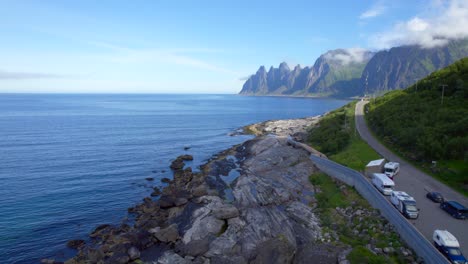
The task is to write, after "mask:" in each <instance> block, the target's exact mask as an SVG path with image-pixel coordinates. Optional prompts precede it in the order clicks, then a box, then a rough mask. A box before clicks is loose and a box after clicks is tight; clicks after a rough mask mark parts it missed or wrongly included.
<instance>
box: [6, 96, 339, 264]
mask: <svg viewBox="0 0 468 264" xmlns="http://www.w3.org/2000/svg"><path fill="white" fill-rule="evenodd" d="M347 102H348V101H346V100H337V99H323V98H322V99H319V98H293V97H248V96H238V95H208V94H202V95H200V94H185V95H170V94H0V263H39V262H40V260H41V259H42V258H54V259H55V260H59V261H63V260H66V259H67V258H70V257H71V256H73V254H74V253H75V252H74V251H73V250H71V249H67V247H66V242H67V241H68V240H70V239H85V240H86V239H87V238H88V234H89V233H90V232H91V231H92V230H93V229H94V228H95V227H96V226H98V225H100V224H107V223H109V224H119V223H122V222H126V221H129V217H128V214H127V208H129V207H131V206H133V205H135V204H137V203H138V202H140V201H141V200H142V199H143V198H144V197H147V196H149V194H150V193H151V191H152V188H153V187H154V186H163V184H162V183H161V181H160V180H161V179H162V178H164V177H168V178H171V177H172V174H171V171H170V169H169V168H168V167H169V165H170V163H171V160H173V159H174V158H175V157H177V156H178V155H181V154H191V155H193V156H194V160H193V161H192V162H191V163H190V164H189V165H190V166H192V167H193V168H194V169H197V168H198V167H199V166H200V165H201V164H203V163H204V162H206V161H207V160H208V159H209V158H210V157H211V156H212V155H214V154H216V153H218V152H220V151H222V150H224V149H227V148H229V147H231V146H233V145H236V144H239V143H242V142H244V141H246V140H248V139H250V138H251V137H252V136H248V135H238V134H237V133H235V132H236V131H238V130H239V129H240V128H241V127H243V126H245V125H248V124H251V123H256V122H260V121H266V120H272V119H286V118H300V117H307V116H315V115H322V114H324V113H325V112H327V111H330V110H333V109H336V108H338V107H340V106H342V105H344V104H346V103H347ZM148 177H151V178H154V180H153V181H148V180H146V179H145V178H148Z"/></svg>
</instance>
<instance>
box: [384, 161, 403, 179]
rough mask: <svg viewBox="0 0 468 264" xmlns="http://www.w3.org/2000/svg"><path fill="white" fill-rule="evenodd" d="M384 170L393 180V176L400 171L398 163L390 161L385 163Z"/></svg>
mask: <svg viewBox="0 0 468 264" xmlns="http://www.w3.org/2000/svg"><path fill="white" fill-rule="evenodd" d="M384 172H385V175H387V177H389V178H390V179H392V180H393V177H395V175H397V174H398V172H400V163H398V162H392V161H391V162H387V163H385V165H384Z"/></svg>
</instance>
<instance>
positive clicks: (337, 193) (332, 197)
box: [309, 173, 404, 263]
mask: <svg viewBox="0 0 468 264" xmlns="http://www.w3.org/2000/svg"><path fill="white" fill-rule="evenodd" d="M309 179H310V182H311V183H312V184H313V185H314V186H315V187H316V188H318V189H320V192H318V193H316V194H315V197H316V199H317V209H316V213H317V215H318V217H319V218H320V223H321V226H322V229H323V232H324V233H328V232H332V231H336V232H337V235H338V236H339V241H336V242H337V243H341V244H346V245H349V246H351V247H353V248H354V250H353V251H352V252H351V253H350V256H348V259H349V260H350V261H351V263H404V260H403V259H402V257H401V256H400V255H399V253H398V252H396V253H395V255H392V257H391V258H388V257H385V256H377V255H374V254H373V253H372V252H370V251H368V250H367V249H366V248H364V247H363V246H365V245H367V244H369V243H370V241H371V240H373V241H375V244H376V246H378V247H380V248H384V247H388V246H389V245H392V246H393V247H395V248H398V247H400V246H402V242H401V241H400V239H399V236H398V234H396V233H395V232H391V233H390V235H388V234H386V235H385V234H384V233H383V232H382V230H379V229H376V230H375V232H373V231H372V228H370V227H371V226H374V227H376V226H377V224H379V223H380V224H382V225H383V224H384V222H386V220H385V219H383V218H382V217H381V216H379V215H378V214H372V215H365V216H362V218H361V219H358V218H354V219H353V221H352V223H350V222H349V219H347V218H345V217H344V216H343V215H341V214H340V213H338V211H337V210H336V208H337V207H339V208H347V207H349V206H351V207H353V208H360V209H365V210H370V211H372V210H375V209H372V207H371V206H370V205H369V203H368V202H367V201H366V200H365V199H364V198H362V197H361V196H360V195H359V194H358V193H357V192H356V190H355V189H354V188H351V187H349V186H344V188H343V187H338V185H337V184H336V183H335V182H334V181H333V180H332V178H331V177H329V176H328V175H326V174H324V173H315V174H313V175H311V176H310V178H309ZM374 212H375V211H374ZM364 229H367V230H368V235H365V236H363V237H358V236H356V235H355V234H354V233H353V230H359V231H360V232H362V230H364ZM363 249H364V250H363ZM369 254H371V255H369ZM374 260H375V261H377V260H379V261H381V262H366V261H374ZM382 260H383V262H382ZM362 261H364V262H362Z"/></svg>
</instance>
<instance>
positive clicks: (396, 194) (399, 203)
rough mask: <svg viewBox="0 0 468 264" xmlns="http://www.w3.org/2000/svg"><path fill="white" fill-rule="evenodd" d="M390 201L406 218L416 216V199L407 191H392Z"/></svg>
mask: <svg viewBox="0 0 468 264" xmlns="http://www.w3.org/2000/svg"><path fill="white" fill-rule="evenodd" d="M390 201H391V202H392V204H393V205H394V206H395V207H396V209H398V211H400V213H402V214H403V215H404V216H405V217H406V218H413V219H416V218H418V216H419V209H418V208H417V207H416V200H414V198H413V197H411V196H409V195H408V194H407V193H405V192H402V191H392V194H391V195H390Z"/></svg>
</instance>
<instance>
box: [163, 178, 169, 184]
mask: <svg viewBox="0 0 468 264" xmlns="http://www.w3.org/2000/svg"><path fill="white" fill-rule="evenodd" d="M161 182H162V183H171V179H169V178H162V179H161Z"/></svg>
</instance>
